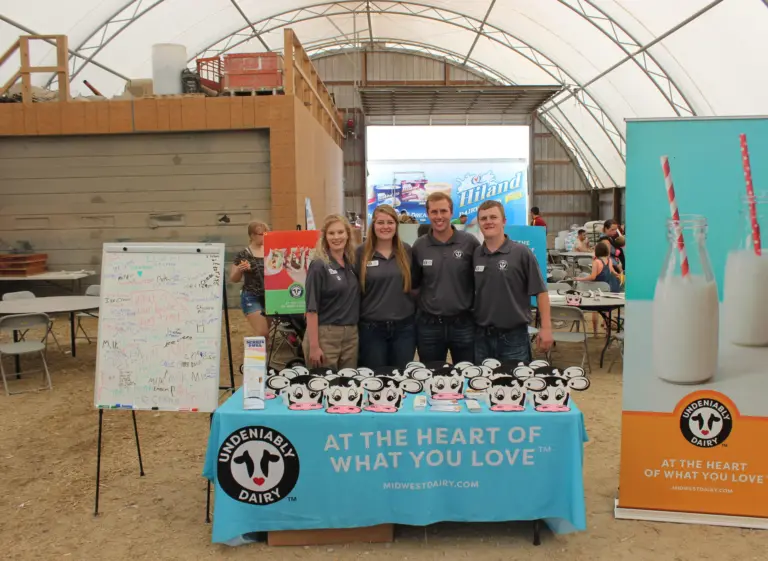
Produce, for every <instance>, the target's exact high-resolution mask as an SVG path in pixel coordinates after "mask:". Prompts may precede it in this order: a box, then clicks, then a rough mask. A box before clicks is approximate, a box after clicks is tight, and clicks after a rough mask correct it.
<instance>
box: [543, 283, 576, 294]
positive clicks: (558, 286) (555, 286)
mask: <svg viewBox="0 0 768 561" xmlns="http://www.w3.org/2000/svg"><path fill="white" fill-rule="evenodd" d="M547 290H548V291H550V292H554V291H556V290H572V287H571V285H570V284H568V283H567V282H548V283H547Z"/></svg>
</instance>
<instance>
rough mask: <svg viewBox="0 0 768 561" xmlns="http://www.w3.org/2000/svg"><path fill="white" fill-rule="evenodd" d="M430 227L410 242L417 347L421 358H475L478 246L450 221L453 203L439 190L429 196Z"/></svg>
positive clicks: (471, 237)
mask: <svg viewBox="0 0 768 561" xmlns="http://www.w3.org/2000/svg"><path fill="white" fill-rule="evenodd" d="M427 216H428V217H429V222H430V224H431V226H432V227H431V228H430V231H429V232H428V233H427V234H425V235H424V236H421V237H420V238H418V239H417V240H416V241H415V242H414V244H413V286H414V288H415V289H417V290H418V300H417V302H418V313H417V316H416V346H417V349H418V353H419V360H420V361H421V362H437V361H441V362H444V361H445V360H446V358H447V354H448V351H450V352H451V360H452V361H453V363H454V364H455V363H458V362H462V361H470V362H471V361H473V360H474V358H475V356H474V355H475V323H474V321H473V320H472V300H473V293H474V283H473V279H472V254H473V253H474V251H475V249H476V248H477V247H478V246H479V245H480V242H478V241H477V238H475V237H474V236H473V235H471V234H467V233H466V232H463V231H461V230H456V228H454V227H453V226H452V225H451V217H452V216H453V201H452V200H451V198H450V197H449V196H448V195H447V194H446V193H442V192H439V191H438V192H435V193H432V194H431V195H429V197H427Z"/></svg>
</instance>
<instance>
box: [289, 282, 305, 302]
mask: <svg viewBox="0 0 768 561" xmlns="http://www.w3.org/2000/svg"><path fill="white" fill-rule="evenodd" d="M288 293H289V294H290V295H291V298H293V299H295V300H298V299H299V298H301V297H302V296H304V287H303V286H301V285H300V284H298V283H294V284H292V285H291V286H290V287H289V288H288Z"/></svg>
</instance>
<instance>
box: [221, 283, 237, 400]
mask: <svg viewBox="0 0 768 561" xmlns="http://www.w3.org/2000/svg"><path fill="white" fill-rule="evenodd" d="M223 296H224V298H223V300H224V302H223V305H224V325H225V326H226V328H227V356H228V357H229V384H230V386H229V388H219V389H228V390H230V391H231V392H232V393H235V370H234V367H233V365H232V341H231V339H230V336H229V306H228V305H227V283H226V282H225V283H224V294H223Z"/></svg>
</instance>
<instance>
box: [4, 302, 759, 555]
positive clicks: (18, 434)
mask: <svg viewBox="0 0 768 561" xmlns="http://www.w3.org/2000/svg"><path fill="white" fill-rule="evenodd" d="M231 316H232V319H233V329H232V335H233V339H234V340H235V341H237V340H238V339H239V338H240V337H242V336H243V335H246V334H247V332H246V329H247V326H246V324H245V322H244V321H243V320H242V318H241V316H240V314H239V313H237V312H233V313H232V314H231ZM59 323H61V325H59V327H58V328H57V333H58V334H59V340H60V341H62V343H63V342H65V341H67V335H66V333H67V331H66V329H67V325H66V323H64V322H59ZM86 329H87V330H88V331H89V332H90V333H91V334H95V333H96V325H95V320H89V322H87V323H86ZM240 347H241V345H238V344H237V343H236V344H235V349H234V353H235V365H236V367H237V366H239V364H240V362H241V361H240V357H241V356H242V349H241V348H240ZM592 347H593V348H592V353H591V355H592V357H593V361H596V360H597V358H599V348H600V341H598V340H595V341H594V342H593V343H592ZM94 352H95V344H91V345H89V344H87V343H86V342H85V341H82V342H81V343H80V344H79V345H78V356H77V358H76V359H73V358H72V357H71V356H69V355H65V354H62V353H61V352H59V351H58V350H57V349H56V348H55V347H53V348H52V349H51V350H50V351H49V362H50V366H51V371H52V376H53V384H54V389H53V391H52V392H48V391H44V392H39V393H28V394H21V395H14V396H11V397H5V396H0V477H2V478H1V479H0V520H2V521H3V528H2V540H0V559H25V560H26V559H46V560H47V559H87V560H91V559H110V560H113V561H119V560H123V559H125V560H128V559H130V560H149V559H152V560H160V559H185V560H195V559H253V558H258V559H262V560H272V559H275V560H288V559H304V560H315V559H323V560H337V559H338V560H347V559H365V560H367V561H373V560H377V559H387V560H389V559H399V560H408V559H410V560H425V561H426V560H432V559H440V560H445V559H448V560H452V559H456V560H458V559H470V558H471V559H473V560H474V561H491V560H502V559H503V560H509V559H517V558H525V559H526V560H527V561H539V560H545V559H555V558H558V559H562V558H565V559H575V560H589V561H603V560H605V561H623V560H637V561H651V560H653V561H665V560H670V561H683V560H689V559H690V560H696V561H704V560H709V559H711V560H718V561H720V560H726V559H734V560H736V559H738V560H740V561H751V560H761V561H762V560H764V559H766V558H768V533H767V532H760V531H749V530H740V529H733V528H716V527H705V526H692V525H691V526H687V525H678V524H656V523H644V522H634V521H617V520H614V518H613V501H614V498H615V496H616V488H617V484H618V470H619V425H620V413H621V362H620V361H619V362H617V364H616V365H615V367H614V370H613V372H611V373H608V372H606V371H605V369H603V370H600V371H598V370H597V369H595V371H594V373H593V374H592V386H591V388H590V389H589V391H587V392H585V393H583V394H579V395H578V396H577V399H578V403H579V406H580V407H581V408H582V410H583V411H584V414H585V416H586V424H587V430H588V432H589V437H590V441H589V443H588V444H587V446H586V460H585V465H584V482H585V487H586V499H587V511H588V512H587V521H588V525H589V528H588V530H587V531H586V532H582V533H577V534H571V535H565V536H554V535H552V534H551V533H549V531H546V533H545V534H544V539H543V544H542V545H541V546H540V547H533V546H532V545H531V542H530V537H531V536H530V524H522V523H521V524H438V525H435V526H430V527H427V528H415V527H397V530H396V541H395V543H392V544H386V545H367V544H353V545H342V546H323V547H296V548H269V547H267V546H266V545H263V544H252V545H247V546H241V547H239V548H230V547H227V546H221V545H213V544H211V543H210V539H211V528H210V526H208V525H206V524H205V523H204V516H205V488H206V484H205V480H204V479H203V478H202V476H201V471H202V467H203V457H204V454H205V446H206V439H207V436H208V416H207V415H204V414H199V415H195V414H172V413H151V412H140V413H138V414H137V418H138V423H139V430H140V432H141V445H142V454H143V458H144V469H145V470H146V476H145V477H139V468H138V463H137V459H136V449H135V446H134V439H133V428H132V425H131V416H130V414H128V413H127V412H106V413H105V415H104V450H103V462H102V486H101V489H102V496H101V514H100V515H99V516H98V517H94V516H93V500H94V476H95V469H96V435H97V424H98V423H97V421H98V413H97V411H96V410H95V409H94V408H93V370H94ZM613 352H614V353H615V352H616V351H615V350H614V351H613ZM225 356H226V355H225ZM563 356H567V355H565V353H562V354H560V359H561V360H562V357H563ZM611 356H613V355H609V357H611ZM570 357H571V359H572V360H578V354H576V353H574V354H571V355H570ZM555 360H556V361H557V360H558V359H557V357H556V359H555ZM607 362H610V359H609V360H608V361H607ZM222 365H223V367H222V373H225V372H227V373H228V368H227V367H226V363H225V362H222ZM6 366H7V367H11V364H10V363H6ZM31 382H37V379H36V378H35V379H29V380H22V381H21V382H17V384H22V385H25V384H28V383H31ZM238 385H239V376H238ZM15 387H17V388H19V387H20V386H19V385H17V386H15Z"/></svg>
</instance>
